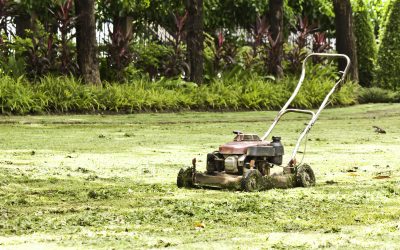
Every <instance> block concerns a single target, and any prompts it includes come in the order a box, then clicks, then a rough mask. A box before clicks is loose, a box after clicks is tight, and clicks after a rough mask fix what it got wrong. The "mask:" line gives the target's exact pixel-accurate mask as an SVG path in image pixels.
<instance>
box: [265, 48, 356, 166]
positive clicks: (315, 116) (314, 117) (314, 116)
mask: <svg viewBox="0 0 400 250" xmlns="http://www.w3.org/2000/svg"><path fill="white" fill-rule="evenodd" d="M313 56H319V57H332V58H342V59H345V60H346V68H345V69H344V71H339V73H342V76H341V77H340V79H339V80H338V81H337V82H336V83H335V85H334V86H333V87H332V89H331V90H330V91H329V93H328V94H327V95H326V97H325V99H324V100H323V102H322V103H321V105H320V107H319V108H318V110H317V112H315V113H314V112H313V111H311V110H303V109H288V107H289V105H290V104H291V103H292V101H293V100H294V98H295V97H296V96H297V94H298V93H299V91H300V88H301V86H302V84H303V82H304V78H305V76H306V63H307V61H308V60H309V58H311V57H313ZM350 63H351V62H350V58H349V57H348V56H347V55H344V54H328V53H311V54H309V55H308V56H307V57H306V58H305V59H304V61H303V65H302V70H301V76H300V80H299V82H298V83H297V87H296V89H295V90H294V91H293V94H292V95H291V96H290V98H289V100H288V101H287V102H286V104H285V105H284V106H283V107H282V109H281V111H279V113H278V115H277V116H276V117H275V119H274V121H273V123H272V124H271V126H270V127H269V129H268V131H267V132H266V133H265V135H264V136H263V137H262V138H261V140H262V141H265V139H267V137H268V136H269V135H270V134H271V132H272V130H273V129H274V128H275V126H276V124H277V123H278V122H279V120H280V119H281V118H282V116H283V115H285V114H286V113H290V112H295V113H303V114H310V115H311V116H312V118H311V120H310V121H309V123H308V124H307V126H306V127H305V128H304V130H303V132H302V133H301V134H300V137H299V139H298V140H297V143H296V146H295V147H294V149H293V153H292V156H291V158H290V161H289V164H288V167H293V164H295V163H296V159H295V158H296V154H297V151H298V149H299V147H300V144H301V142H302V140H303V138H304V137H305V136H306V135H307V133H308V132H309V131H310V130H311V128H312V126H314V123H315V122H316V120H317V119H318V117H319V115H320V113H321V111H322V110H323V109H324V108H325V107H326V106H327V104H328V101H329V98H330V97H331V95H332V94H333V93H334V92H335V90H336V89H337V88H338V87H340V86H341V84H342V83H343V82H344V81H345V77H346V75H347V73H348V72H349V69H350Z"/></svg>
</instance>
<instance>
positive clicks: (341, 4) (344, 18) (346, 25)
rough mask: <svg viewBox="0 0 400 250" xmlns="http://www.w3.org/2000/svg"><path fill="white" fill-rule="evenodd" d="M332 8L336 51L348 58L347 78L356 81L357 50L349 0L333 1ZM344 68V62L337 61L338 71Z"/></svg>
mask: <svg viewBox="0 0 400 250" xmlns="http://www.w3.org/2000/svg"><path fill="white" fill-rule="evenodd" d="M333 7H334V11H335V25H336V51H337V52H338V53H340V54H345V55H347V56H348V57H350V60H351V67H350V71H349V77H350V79H351V80H353V81H358V63H357V50H356V49H357V48H356V38H355V35H354V29H353V17H352V9H351V4H350V0H333ZM345 67H346V61H345V60H342V59H341V60H339V70H341V71H343V70H344V69H345Z"/></svg>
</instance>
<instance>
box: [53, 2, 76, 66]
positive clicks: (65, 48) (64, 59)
mask: <svg viewBox="0 0 400 250" xmlns="http://www.w3.org/2000/svg"><path fill="white" fill-rule="evenodd" d="M55 17H56V19H57V22H58V26H59V27H58V28H59V30H60V35H61V41H60V50H61V51H60V70H61V73H63V74H67V73H75V72H76V70H77V65H76V63H74V61H73V55H72V53H73V52H72V50H71V46H70V43H71V40H72V39H73V38H74V35H72V34H71V33H72V29H73V28H74V25H75V23H76V17H75V16H73V0H66V1H65V2H64V3H63V4H60V5H59V6H58V10H57V13H56V14H55ZM49 42H53V39H51V41H49Z"/></svg>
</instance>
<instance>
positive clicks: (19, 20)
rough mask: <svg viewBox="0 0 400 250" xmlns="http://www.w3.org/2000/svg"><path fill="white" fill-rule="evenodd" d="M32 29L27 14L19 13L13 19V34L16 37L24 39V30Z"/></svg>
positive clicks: (29, 17)
mask: <svg viewBox="0 0 400 250" xmlns="http://www.w3.org/2000/svg"><path fill="white" fill-rule="evenodd" d="M31 29H32V20H31V16H30V15H29V14H28V13H21V14H19V15H17V16H16V17H15V33H16V35H17V36H19V37H22V38H25V37H26V30H31Z"/></svg>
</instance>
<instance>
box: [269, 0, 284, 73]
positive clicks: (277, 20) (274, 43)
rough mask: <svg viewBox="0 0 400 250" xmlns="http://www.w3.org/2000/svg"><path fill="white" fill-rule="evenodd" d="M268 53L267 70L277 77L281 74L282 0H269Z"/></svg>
mask: <svg viewBox="0 0 400 250" xmlns="http://www.w3.org/2000/svg"><path fill="white" fill-rule="evenodd" d="M269 24H270V33H271V34H270V39H269V40H270V41H269V43H270V46H271V48H270V53H269V57H270V58H269V66H268V71H269V73H270V74H273V75H275V76H277V77H282V76H283V68H282V58H283V0H270V1H269Z"/></svg>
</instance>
